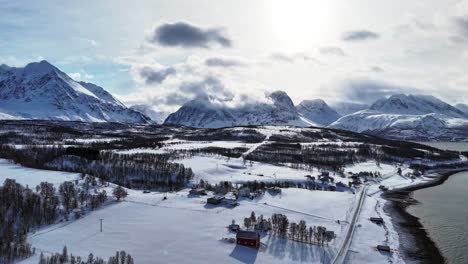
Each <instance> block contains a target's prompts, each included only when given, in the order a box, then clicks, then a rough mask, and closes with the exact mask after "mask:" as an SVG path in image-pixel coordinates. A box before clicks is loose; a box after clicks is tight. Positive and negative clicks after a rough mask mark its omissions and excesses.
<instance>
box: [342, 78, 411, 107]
mask: <svg viewBox="0 0 468 264" xmlns="http://www.w3.org/2000/svg"><path fill="white" fill-rule="evenodd" d="M340 90H341V91H340V92H341V94H342V98H346V100H348V101H351V102H359V103H366V104H372V103H374V102H375V101H377V100H378V99H381V98H383V97H387V96H390V95H392V94H396V93H410V92H413V93H414V92H415V91H417V89H415V88H412V87H406V86H399V85H393V84H389V83H386V82H382V81H375V80H366V79H356V80H350V81H347V82H345V83H343V84H342V86H341V88H340Z"/></svg>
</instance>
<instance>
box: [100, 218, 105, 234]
mask: <svg viewBox="0 0 468 264" xmlns="http://www.w3.org/2000/svg"><path fill="white" fill-rule="evenodd" d="M99 220H100V221H101V233H102V220H104V219H102V218H101V219H99Z"/></svg>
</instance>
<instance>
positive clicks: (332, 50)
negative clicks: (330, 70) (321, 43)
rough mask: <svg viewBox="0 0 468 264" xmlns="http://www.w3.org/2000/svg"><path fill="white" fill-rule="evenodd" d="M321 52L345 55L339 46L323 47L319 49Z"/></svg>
mask: <svg viewBox="0 0 468 264" xmlns="http://www.w3.org/2000/svg"><path fill="white" fill-rule="evenodd" d="M319 52H320V53H321V54H326V55H337V56H345V53H344V51H343V50H342V49H341V48H339V47H331V46H330V47H323V48H320V49H319Z"/></svg>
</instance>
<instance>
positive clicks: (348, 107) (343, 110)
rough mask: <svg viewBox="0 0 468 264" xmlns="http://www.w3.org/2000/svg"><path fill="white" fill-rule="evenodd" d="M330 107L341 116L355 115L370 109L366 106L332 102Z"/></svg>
mask: <svg viewBox="0 0 468 264" xmlns="http://www.w3.org/2000/svg"><path fill="white" fill-rule="evenodd" d="M330 107H331V108H333V109H334V110H335V111H336V112H337V113H338V114H340V115H341V116H345V115H349V114H354V113H356V112H358V111H361V110H364V109H367V108H369V106H368V105H366V104H358V103H350V102H332V103H330Z"/></svg>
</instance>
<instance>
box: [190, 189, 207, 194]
mask: <svg viewBox="0 0 468 264" xmlns="http://www.w3.org/2000/svg"><path fill="white" fill-rule="evenodd" d="M190 194H192V195H206V190H205V188H193V189H191V190H190Z"/></svg>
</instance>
